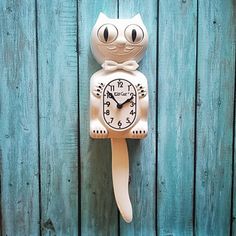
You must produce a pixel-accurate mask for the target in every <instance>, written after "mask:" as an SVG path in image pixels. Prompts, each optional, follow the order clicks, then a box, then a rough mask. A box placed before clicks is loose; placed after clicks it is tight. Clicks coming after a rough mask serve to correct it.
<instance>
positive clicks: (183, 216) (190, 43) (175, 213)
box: [157, 0, 197, 236]
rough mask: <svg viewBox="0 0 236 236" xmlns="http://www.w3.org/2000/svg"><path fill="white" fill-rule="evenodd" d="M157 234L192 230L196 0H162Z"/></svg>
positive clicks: (176, 233)
mask: <svg viewBox="0 0 236 236" xmlns="http://www.w3.org/2000/svg"><path fill="white" fill-rule="evenodd" d="M159 4H160V5H159V45H158V47H159V50H158V51H159V53H158V164H157V167H158V171H157V173H158V182H157V203H158V205H157V228H158V235H181V236H183V235H192V233H193V225H192V219H193V218H192V214H193V212H192V208H193V176H194V116H195V115H194V106H195V95H194V94H195V67H196V23H197V21H196V20H197V19H196V16H197V1H169V0H167V1H166V0H165V1H164V0H160V2H159Z"/></svg>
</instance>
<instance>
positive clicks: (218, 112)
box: [0, 0, 236, 236]
mask: <svg viewBox="0 0 236 236" xmlns="http://www.w3.org/2000/svg"><path fill="white" fill-rule="evenodd" d="M100 11H103V12H104V13H105V14H107V15H108V16H110V17H114V18H116V17H120V18H130V17H132V16H134V15H135V14H136V13H140V14H141V15H142V17H143V20H144V22H145V24H146V26H147V29H148V32H149V36H150V41H149V47H148V50H147V53H146V55H145V58H144V59H143V61H142V62H141V65H140V70H141V71H142V72H143V73H144V74H145V75H146V76H147V78H148V82H149V91H150V113H149V114H150V115H149V130H150V132H149V135H148V137H147V138H146V139H145V140H141V141H137V140H136V141H132V140H129V142H128V145H129V152H130V172H131V173H130V179H131V181H130V195H131V200H132V203H133V208H134V209H133V211H134V219H133V222H132V223H131V224H126V223H125V222H124V221H123V220H122V218H121V217H120V216H119V213H118V210H117V208H116V205H115V200H114V196H113V190H112V181H111V150H110V142H109V140H91V139H90V138H89V131H88V129H89V113H88V110H89V78H90V76H91V75H92V74H93V73H94V72H95V71H97V70H98V69H99V68H100V66H99V65H98V64H97V63H96V62H95V60H94V59H93V56H92V55H91V52H90V49H89V35H90V31H91V29H92V26H93V24H94V23H95V21H96V18H97V16H98V14H99V12H100ZM235 29H236V2H235V0H175V1H174V0H147V1H143V0H93V1H92V0H91V1H85V0H78V1H77V0H51V1H46V0H45V1H43V0H35V1H33V0H28V1H27V0H0V180H1V181H0V199H1V203H0V212H1V215H0V234H1V235H4V236H5V235H8V236H17V235H85V236H87V235H88V236H93V235H94V236H99V235H101V236H103V235H109V236H110V235H111V236H116V235H122V236H129V235H135V236H138V235H147V236H152V235H165V236H167V235H168V236H171V235H173V236H184V235H199V236H201V235H202V236H205V235H206V236H218V235H219V236H221V235H222V236H225V235H236V161H235V152H236V145H235V142H236V137H235V131H236V130H235V128H236V126H235V122H236V121H235V100H234V98H235V41H236V37H235V36H236V30H235Z"/></svg>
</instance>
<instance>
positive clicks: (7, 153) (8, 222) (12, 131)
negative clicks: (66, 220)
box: [0, 0, 39, 235]
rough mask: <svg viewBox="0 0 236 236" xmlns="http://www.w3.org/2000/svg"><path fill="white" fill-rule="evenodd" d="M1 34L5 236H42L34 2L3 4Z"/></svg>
mask: <svg viewBox="0 0 236 236" xmlns="http://www.w3.org/2000/svg"><path fill="white" fill-rule="evenodd" d="M0 28H1V30H0V47H1V56H0V65H1V70H0V71H1V82H0V84H1V86H0V130H1V131H0V175H1V207H2V209H1V216H2V218H1V221H2V222H1V224H2V227H1V229H0V231H2V232H1V233H2V235H38V234H39V201H38V194H39V182H38V181H39V177H38V128H37V126H38V125H37V124H38V122H37V73H36V32H35V3H34V1H24V0H21V1H6V0H2V1H0ZM1 233H0V234H1Z"/></svg>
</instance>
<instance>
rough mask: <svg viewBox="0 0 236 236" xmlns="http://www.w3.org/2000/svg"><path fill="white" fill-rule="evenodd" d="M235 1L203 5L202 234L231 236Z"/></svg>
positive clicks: (200, 97) (199, 104)
mask: <svg viewBox="0 0 236 236" xmlns="http://www.w3.org/2000/svg"><path fill="white" fill-rule="evenodd" d="M233 1H234V0H225V1H221V0H212V1H205V0H200V1H199V9H198V12H199V22H198V73H197V75H198V76H197V150H196V151H197V158H196V160H197V163H196V164H197V166H196V221H195V228H196V234H197V235H229V230H230V223H231V221H230V220H231V219H230V212H231V209H230V207H231V206H230V202H231V174H232V143H233V140H232V138H233V137H232V135H233V100H234V99H233V96H234V73H235V61H234V59H235V44H234V43H235V41H234V40H235V34H234V27H233V26H235V15H234V14H233V12H234V10H235V3H233Z"/></svg>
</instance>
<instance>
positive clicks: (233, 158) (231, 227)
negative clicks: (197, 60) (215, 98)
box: [230, 49, 236, 236]
mask: <svg viewBox="0 0 236 236" xmlns="http://www.w3.org/2000/svg"><path fill="white" fill-rule="evenodd" d="M234 62H235V63H234V64H235V67H234V70H235V73H234V103H233V106H234V107H233V138H232V176H231V178H232V179H231V211H230V235H231V236H232V235H233V222H234V215H233V214H234V163H235V153H234V149H235V112H236V111H235V105H236V85H235V83H236V49H235V60H234Z"/></svg>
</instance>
